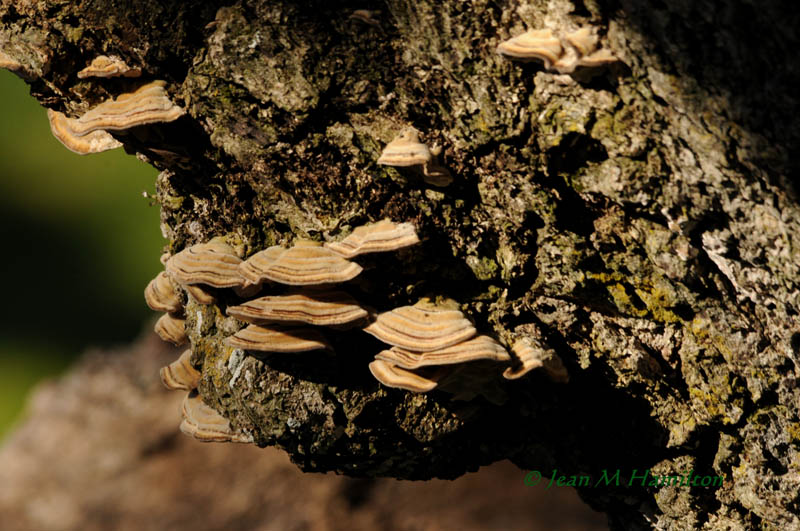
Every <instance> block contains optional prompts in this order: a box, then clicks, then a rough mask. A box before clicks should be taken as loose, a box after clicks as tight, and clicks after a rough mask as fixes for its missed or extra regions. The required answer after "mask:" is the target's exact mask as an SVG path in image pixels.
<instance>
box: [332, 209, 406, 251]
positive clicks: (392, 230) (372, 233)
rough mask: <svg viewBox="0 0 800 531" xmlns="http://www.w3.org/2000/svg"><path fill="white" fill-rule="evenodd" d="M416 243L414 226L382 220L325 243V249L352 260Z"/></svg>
mask: <svg viewBox="0 0 800 531" xmlns="http://www.w3.org/2000/svg"><path fill="white" fill-rule="evenodd" d="M417 243H419V237H418V236H417V231H416V230H415V229H414V225H412V224H411V223H394V222H392V221H390V220H388V219H384V220H382V221H379V222H377V223H370V224H368V225H362V226H361V227H357V228H356V229H355V230H354V231H353V232H352V233H351V234H350V235H349V236H348V237H347V238H345V239H344V240H342V241H340V242H331V243H326V244H325V247H327V248H328V249H330V250H331V251H333V252H335V253H336V254H338V255H341V256H343V257H345V258H353V257H354V256H358V255H360V254H366V253H379V252H385V251H396V250H397V249H402V248H403V247H408V246H411V245H416V244H417Z"/></svg>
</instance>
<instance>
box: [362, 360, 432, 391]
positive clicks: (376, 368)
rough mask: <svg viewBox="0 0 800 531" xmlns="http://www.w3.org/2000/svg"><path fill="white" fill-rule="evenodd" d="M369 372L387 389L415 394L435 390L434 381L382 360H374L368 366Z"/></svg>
mask: <svg viewBox="0 0 800 531" xmlns="http://www.w3.org/2000/svg"><path fill="white" fill-rule="evenodd" d="M369 371H370V372H371V373H372V375H373V376H374V377H375V379H376V380H378V381H379V382H380V383H382V384H383V385H385V386H387V387H394V388H396V389H405V390H406V391H413V392H415V393H427V392H428V391H431V390H433V389H435V388H436V385H437V383H436V379H435V377H434V379H431V378H426V377H424V376H420V375H419V374H416V373H414V372H411V371H409V370H406V369H401V368H400V367H395V366H394V365H392V364H391V363H388V362H386V361H383V360H375V361H373V362H372V363H370V364H369Z"/></svg>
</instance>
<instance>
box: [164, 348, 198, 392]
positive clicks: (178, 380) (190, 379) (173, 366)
mask: <svg viewBox="0 0 800 531" xmlns="http://www.w3.org/2000/svg"><path fill="white" fill-rule="evenodd" d="M191 357H192V351H191V349H186V350H184V351H183V354H181V355H180V357H179V358H178V359H176V360H175V361H173V362H172V363H170V364H169V365H167V366H166V367H161V370H160V371H159V375H160V376H161V382H162V383H163V384H164V387H166V388H167V389H171V390H173V391H191V390H192V389H196V388H197V384H198V383H199V382H200V376H201V375H200V372H199V371H198V370H197V369H195V368H194V367H192V364H191V363H190V361H189V360H190V358H191Z"/></svg>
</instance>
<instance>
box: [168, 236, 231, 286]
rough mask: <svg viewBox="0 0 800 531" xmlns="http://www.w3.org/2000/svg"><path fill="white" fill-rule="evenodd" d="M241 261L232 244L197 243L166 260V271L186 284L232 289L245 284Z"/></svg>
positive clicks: (217, 241)
mask: <svg viewBox="0 0 800 531" xmlns="http://www.w3.org/2000/svg"><path fill="white" fill-rule="evenodd" d="M241 263H242V259H241V258H239V257H238V256H236V252H235V251H234V250H233V247H231V246H230V245H228V244H226V243H224V242H222V241H219V240H211V241H209V242H207V243H198V244H196V245H192V246H191V247H188V248H186V249H184V250H183V251H181V252H179V253H177V254H174V255H173V256H172V257H170V259H169V260H167V266H166V267H167V272H168V273H169V274H170V275H172V277H173V278H174V279H175V280H177V281H178V282H180V283H181V284H185V285H193V284H205V285H206V286H212V287H214V288H232V287H234V286H241V285H242V284H244V278H242V275H241V273H240V272H239V265H240V264H241Z"/></svg>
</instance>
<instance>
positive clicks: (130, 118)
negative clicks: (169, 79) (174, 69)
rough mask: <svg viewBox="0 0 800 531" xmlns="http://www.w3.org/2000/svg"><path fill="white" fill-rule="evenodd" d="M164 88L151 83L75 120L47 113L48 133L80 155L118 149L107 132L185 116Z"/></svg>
mask: <svg viewBox="0 0 800 531" xmlns="http://www.w3.org/2000/svg"><path fill="white" fill-rule="evenodd" d="M165 86H166V82H165V81H152V82H150V83H147V84H145V85H142V86H141V87H139V88H138V89H136V90H135V91H134V92H130V93H126V94H121V95H119V96H117V97H116V98H115V99H111V100H107V101H105V102H103V103H101V104H99V105H97V106H96V107H94V108H92V109H90V110H89V111H87V112H86V113H85V114H83V115H82V116H81V117H79V118H68V117H67V116H66V115H64V114H63V113H60V112H57V111H53V110H48V112H47V118H48V120H49V121H50V130H51V131H52V132H53V136H55V137H56V138H57V139H58V140H59V141H60V142H61V143H62V144H64V146H65V147H66V148H67V149H69V150H70V151H74V152H75V153H78V154H81V155H85V154H87V153H99V152H101V151H106V150H109V149H114V148H117V147H120V146H121V145H122V144H121V143H119V142H118V141H117V140H115V139H114V138H113V137H112V136H111V135H110V134H109V133H108V131H124V130H126V129H130V128H132V127H137V126H140V125H147V124H153V123H158V122H172V121H174V120H177V119H178V118H180V117H181V116H183V115H184V114H185V113H186V111H184V110H183V109H182V108H181V107H179V106H177V105H175V104H174V103H172V100H170V99H169V95H168V94H167V91H166V90H165V89H164V87H165Z"/></svg>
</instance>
